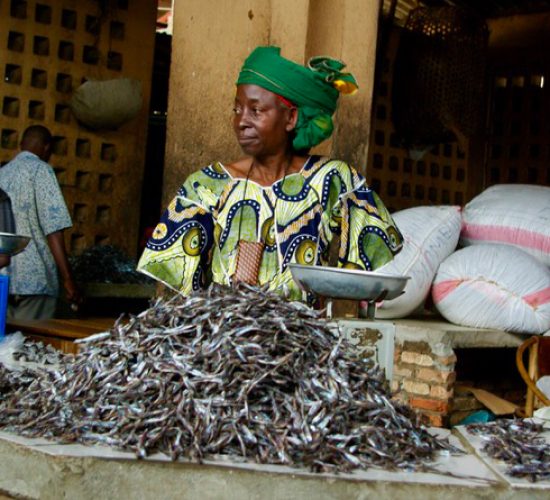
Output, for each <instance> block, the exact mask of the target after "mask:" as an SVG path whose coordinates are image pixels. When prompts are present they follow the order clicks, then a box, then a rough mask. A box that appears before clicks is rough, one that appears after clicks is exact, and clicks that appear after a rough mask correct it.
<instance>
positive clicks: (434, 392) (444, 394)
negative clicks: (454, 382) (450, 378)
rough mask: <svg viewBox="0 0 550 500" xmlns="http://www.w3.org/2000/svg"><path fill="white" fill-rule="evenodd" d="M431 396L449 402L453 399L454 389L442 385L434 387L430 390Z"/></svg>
mask: <svg viewBox="0 0 550 500" xmlns="http://www.w3.org/2000/svg"><path fill="white" fill-rule="evenodd" d="M430 396H431V397H432V398H437V399H443V400H449V399H451V398H452V397H453V389H448V388H446V387H444V386H441V385H432V387H431V388H430Z"/></svg>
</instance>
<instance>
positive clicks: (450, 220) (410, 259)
mask: <svg viewBox="0 0 550 500" xmlns="http://www.w3.org/2000/svg"><path fill="white" fill-rule="evenodd" d="M392 216H393V218H394V220H395V223H396V224H397V227H398V228H399V230H400V231H401V233H402V234H403V238H404V240H405V241H404V245H403V250H401V252H400V253H399V254H397V255H396V256H395V258H394V260H392V261H391V262H389V263H388V264H386V265H385V266H383V267H381V268H380V269H378V270H377V271H379V272H381V273H387V274H395V275H400V276H410V277H411V279H410V280H409V281H408V282H407V285H406V286H405V293H404V294H403V295H401V296H400V297H397V298H396V299H393V300H385V301H383V302H382V304H380V305H379V307H378V309H377V311H376V317H378V318H403V317H404V316H407V315H409V314H410V313H412V312H413V311H414V310H415V309H417V308H418V307H419V306H420V305H421V304H422V303H423V302H424V300H425V299H426V297H427V296H428V294H429V292H430V286H431V284H432V280H433V278H434V276H435V272H436V271H437V268H438V267H439V264H440V263H441V262H442V261H443V259H445V258H446V257H448V256H449V255H450V254H451V253H452V252H454V250H455V248H456V244H457V242H458V236H459V234H460V222H461V219H460V207H457V206H437V207H414V208H408V209H406V210H400V211H399V212H396V213H395V214H392Z"/></svg>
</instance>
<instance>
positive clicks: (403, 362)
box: [391, 341, 456, 427]
mask: <svg viewBox="0 0 550 500" xmlns="http://www.w3.org/2000/svg"><path fill="white" fill-rule="evenodd" d="M455 365H456V355H455V354H454V352H453V350H452V348H451V347H450V345H445V344H441V343H437V344H434V345H430V344H429V343H428V342H412V341H405V342H403V343H402V344H396V345H395V351H394V366H393V377H392V381H391V389H392V391H393V392H394V397H395V398H396V399H399V400H400V401H403V402H404V403H406V404H408V405H409V406H410V407H411V408H413V409H415V410H417V411H418V412H419V413H420V414H421V415H422V416H423V417H424V420H425V422H426V423H427V424H429V425H432V426H436V427H442V426H444V425H446V424H447V421H448V416H449V413H450V407H451V402H452V399H453V392H454V388H453V386H454V382H455V379H456V372H455Z"/></svg>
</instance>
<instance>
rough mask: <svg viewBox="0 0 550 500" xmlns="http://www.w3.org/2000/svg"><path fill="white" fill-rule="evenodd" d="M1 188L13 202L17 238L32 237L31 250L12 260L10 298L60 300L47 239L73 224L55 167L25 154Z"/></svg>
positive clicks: (2, 178)
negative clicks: (29, 296) (48, 297)
mask: <svg viewBox="0 0 550 500" xmlns="http://www.w3.org/2000/svg"><path fill="white" fill-rule="evenodd" d="M0 188H1V189H3V190H4V191H5V192H6V193H7V195H8V196H9V197H10V199H11V204H12V210H13V215H14V218H15V226H16V228H17V234H20V235H23V236H30V237H31V241H30V242H29V244H28V245H27V248H25V250H24V251H23V252H21V253H20V254H18V255H16V256H14V257H13V258H12V259H11V264H10V266H9V268H8V274H9V276H10V294H12V295H51V296H53V297H56V296H57V294H58V292H59V280H58V277H57V267H56V265H55V261H54V258H53V255H52V253H51V251H50V248H49V246H48V241H47V238H46V236H47V235H48V234H51V233H54V232H56V231H60V230H62V229H66V228H68V227H71V226H72V222H71V216H70V215H69V211H68V210H67V206H66V204H65V200H64V199H63V194H62V193H61V188H60V187H59V184H58V182H57V178H56V177H55V173H54V171H53V169H52V167H50V165H48V164H47V163H46V162H44V161H42V160H41V159H40V158H38V156H36V155H34V154H33V153H30V152H28V151H23V152H21V153H19V154H18V155H17V156H16V157H15V158H14V159H13V160H12V161H10V162H9V163H7V164H6V165H4V167H2V168H1V169H0Z"/></svg>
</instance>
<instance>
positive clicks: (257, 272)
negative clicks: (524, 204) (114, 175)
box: [138, 47, 402, 299]
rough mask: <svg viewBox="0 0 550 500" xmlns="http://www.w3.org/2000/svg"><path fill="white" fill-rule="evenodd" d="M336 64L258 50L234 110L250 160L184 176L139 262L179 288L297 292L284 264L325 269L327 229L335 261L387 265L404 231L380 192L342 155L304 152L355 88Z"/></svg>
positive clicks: (325, 133) (326, 132) (244, 72)
mask: <svg viewBox="0 0 550 500" xmlns="http://www.w3.org/2000/svg"><path fill="white" fill-rule="evenodd" d="M343 68H344V64H342V63H341V62H340V61H336V60H334V59H330V58H326V57H316V58H312V59H311V60H310V61H309V64H308V67H304V66H301V65H298V64H296V63H294V62H292V61H289V60H287V59H285V58H283V57H281V56H280V50H279V49H278V48H277V47H258V48H257V49H255V50H254V51H253V52H252V53H251V54H250V56H249V57H248V58H247V59H246V61H245V63H244V66H243V67H242V69H241V72H240V74H239V78H238V80H237V93H236V97H235V106H234V119H233V126H234V130H235V134H236V136H237V140H238V142H239V144H240V146H241V148H242V150H243V152H244V153H245V154H246V157H245V158H242V159H240V160H238V161H235V162H232V163H229V164H224V163H221V162H215V163H213V164H211V165H209V166H208V167H206V168H203V169H202V170H200V171H198V172H195V173H193V174H192V175H190V176H189V178H188V179H187V180H186V181H185V183H184V184H183V186H182V187H181V188H180V190H179V191H178V193H177V195H176V197H175V198H174V199H173V200H172V202H171V203H170V205H169V206H168V208H167V210H166V212H165V213H164V215H163V217H162V219H161V221H160V223H159V224H158V225H157V227H156V228H155V231H154V233H153V236H152V237H151V238H150V240H149V241H148V243H147V248H146V249H145V251H144V253H143V255H142V257H141V259H140V262H139V265H138V269H139V270H140V271H142V272H144V273H146V274H149V275H151V276H153V277H154V278H156V279H158V280H160V281H162V282H164V283H165V284H166V285H168V286H170V287H171V288H173V289H175V290H178V291H180V292H182V293H183V294H188V293H189V292H191V291H192V290H194V289H198V288H200V287H203V286H205V285H206V284H207V283H209V282H212V281H214V282H217V283H223V284H230V283H232V282H235V281H246V282H248V283H253V284H259V285H263V284H266V283H269V287H270V289H273V290H278V291H280V292H281V293H284V294H286V295H287V296H289V297H290V298H292V299H300V298H301V297H302V292H301V291H300V290H299V288H298V286H297V285H296V284H295V283H294V281H293V279H292V276H291V274H290V269H289V268H288V264H289V263H291V262H297V263H300V264H310V265H327V264H328V250H329V244H330V242H331V240H332V238H333V237H334V236H335V235H339V236H340V244H339V255H338V261H339V262H338V265H339V266H343V267H348V268H353V269H366V270H371V269H375V268H377V267H380V266H381V265H383V264H385V263H386V262H388V261H390V260H391V259H392V258H393V256H394V255H395V254H396V253H397V252H398V251H399V250H400V249H401V245H402V238H401V235H400V233H399V231H398V230H397V228H396V227H395V224H394V222H393V220H392V218H391V216H390V215H389V213H388V211H387V210H386V208H385V207H384V205H383V204H382V202H381V201H380V199H379V198H378V196H377V195H376V194H375V193H374V192H373V191H371V190H370V189H369V188H368V186H367V185H366V183H365V180H364V179H363V178H362V177H361V176H360V175H359V174H358V173H357V172H356V171H355V170H354V169H353V168H351V167H350V166H348V165H347V164H346V163H344V162H341V161H336V160H330V159H328V158H322V157H318V156H309V155H308V153H307V152H308V150H309V149H310V148H311V147H313V146H315V145H316V144H319V143H320V142H322V141H323V140H324V139H326V138H328V137H329V136H330V134H331V133H332V129H333V124H332V118H331V116H332V114H333V113H334V111H335V110H336V103H337V100H338V95H339V93H340V92H343V93H353V92H354V91H355V90H356V89H357V85H356V83H355V79H354V78H353V76H352V75H350V74H349V73H343V72H342V69H343Z"/></svg>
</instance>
